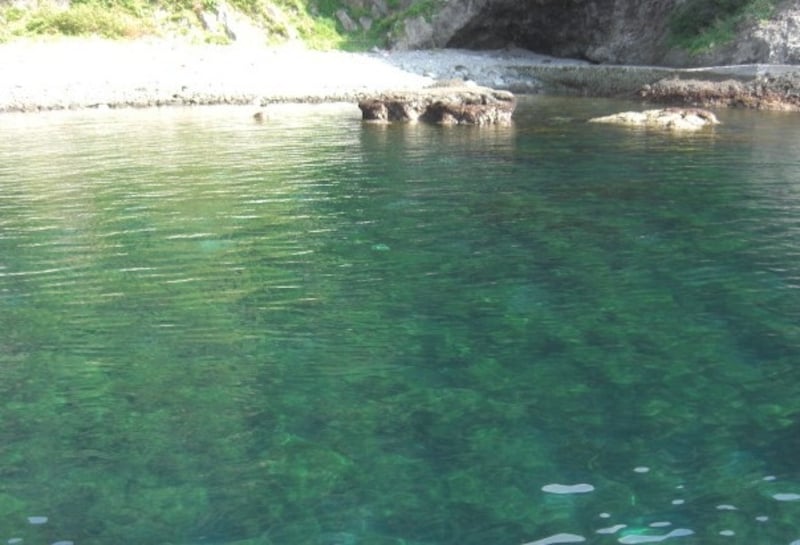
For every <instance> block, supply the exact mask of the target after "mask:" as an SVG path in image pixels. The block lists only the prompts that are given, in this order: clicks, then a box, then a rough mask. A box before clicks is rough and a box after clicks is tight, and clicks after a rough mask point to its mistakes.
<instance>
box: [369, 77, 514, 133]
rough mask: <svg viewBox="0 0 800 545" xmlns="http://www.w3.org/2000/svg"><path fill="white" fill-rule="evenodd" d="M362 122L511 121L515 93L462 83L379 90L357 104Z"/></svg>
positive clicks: (471, 122)
mask: <svg viewBox="0 0 800 545" xmlns="http://www.w3.org/2000/svg"><path fill="white" fill-rule="evenodd" d="M358 107H359V108H360V109H361V114H362V118H363V119H364V120H365V121H377V122H383V123H388V122H391V121H404V122H414V121H425V122H428V123H439V124H443V125H491V124H505V123H509V122H510V121H511V115H512V113H513V112H514V108H515V107H516V99H515V98H514V95H513V94H511V93H510V92H508V91H498V90H495V89H490V88H488V87H478V86H470V85H467V84H466V83H464V82H455V81H453V82H447V84H446V85H441V84H439V85H435V86H431V87H427V88H424V89H421V90H414V91H397V92H388V93H381V94H379V95H377V96H374V97H368V98H365V99H363V100H361V101H360V102H359V103H358Z"/></svg>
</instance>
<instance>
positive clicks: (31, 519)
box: [28, 516, 47, 524]
mask: <svg viewBox="0 0 800 545" xmlns="http://www.w3.org/2000/svg"><path fill="white" fill-rule="evenodd" d="M28 522H29V523H31V524H44V523H45V522H47V517H40V516H32V517H28Z"/></svg>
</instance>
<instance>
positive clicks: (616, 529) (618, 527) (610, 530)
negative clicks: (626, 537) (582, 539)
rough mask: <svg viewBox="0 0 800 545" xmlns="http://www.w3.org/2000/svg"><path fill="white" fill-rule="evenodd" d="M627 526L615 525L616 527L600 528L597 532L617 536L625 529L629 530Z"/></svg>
mask: <svg viewBox="0 0 800 545" xmlns="http://www.w3.org/2000/svg"><path fill="white" fill-rule="evenodd" d="M627 527H628V525H627V524H615V525H614V526H609V527H608V528H600V529H599V530H595V531H596V532H597V533H598V534H616V533H617V532H619V531H620V530H622V529H623V528H627Z"/></svg>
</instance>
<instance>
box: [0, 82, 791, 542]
mask: <svg viewBox="0 0 800 545" xmlns="http://www.w3.org/2000/svg"><path fill="white" fill-rule="evenodd" d="M640 107H641V106H640V105H638V104H630V103H615V102H611V101H597V100H594V101H592V100H586V99H553V98H530V99H525V100H523V102H522V104H521V106H520V108H519V110H518V113H517V116H516V119H517V120H516V122H515V124H514V125H513V126H512V127H505V128H497V127H490V128H470V127H450V128H446V127H428V126H378V125H362V124H361V122H360V120H359V119H358V112H357V109H355V108H354V107H341V106H320V107H285V106H284V107H277V106H276V107H273V108H274V109H273V112H272V113H271V116H270V119H269V120H268V121H267V122H266V123H263V124H258V123H254V122H253V121H252V119H251V118H250V113H251V112H249V111H247V109H241V108H206V109H198V110H195V109H172V110H163V111H160V110H149V111H110V112H109V111H107V112H79V113H75V112H72V113H69V112H66V113H50V114H42V115H4V116H2V117H0V400H1V401H0V421H1V422H2V427H0V474H1V475H0V476H1V477H2V478H0V539H15V538H23V539H24V543H26V544H45V543H55V542H59V541H62V542H63V541H74V543H76V544H80V545H84V544H86V545H107V544H111V543H136V544H138V545H150V544H181V545H184V544H186V545H188V544H193V545H196V544H202V543H211V544H217V543H238V544H240V545H245V544H247V545H261V544H264V545H303V544H308V545H406V544H426V545H456V544H458V545H471V544H474V545H487V544H492V545H503V544H506V545H522V544H524V543H530V542H538V543H551V542H558V541H559V540H560V541H562V542H578V540H579V539H585V540H586V542H588V543H595V544H606V543H608V544H611V543H642V542H659V541H667V540H669V541H670V542H672V541H673V540H674V542H676V543H683V544H686V545H691V544H701V543H702V544H703V545H706V544H717V543H719V544H724V543H731V544H733V543H742V544H744V543H748V544H750V543H769V544H780V545H789V544H790V543H795V544H796V543H797V540H800V522H798V521H800V464H799V463H798V461H797V460H798V457H797V452H798V451H800V391H799V388H800V386H799V384H800V383H799V382H798V378H799V377H800V369H799V368H798V365H799V364H798V362H799V361H800V359H799V356H800V242H798V241H800V215H799V214H798V210H800V185H798V180H800V159H798V157H800V125H798V123H797V117H796V116H795V115H793V114H766V113H754V112H740V111H726V112H720V117H721V119H722V121H723V125H721V126H719V127H717V128H715V129H714V130H713V131H710V132H707V133H703V134H699V135H689V136H684V137H677V136H675V135H670V134H665V133H660V132H646V131H631V130H627V129H620V128H615V127H608V126H603V125H589V124H586V123H585V120H586V119H588V118H589V117H591V116H593V115H601V114H606V113H611V112H613V111H617V110H619V109H628V108H640Z"/></svg>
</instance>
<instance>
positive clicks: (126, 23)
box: [24, 4, 154, 38]
mask: <svg viewBox="0 0 800 545" xmlns="http://www.w3.org/2000/svg"><path fill="white" fill-rule="evenodd" d="M24 30H25V32H26V33H30V34H64V35H67V36H83V35H96V36H102V37H104V38H136V37H139V36H143V35H146V34H151V33H152V32H153V31H154V28H153V27H152V26H151V25H148V24H147V21H146V20H144V19H141V18H138V17H135V16H133V15H132V14H130V13H129V12H127V11H125V10H123V9H120V8H105V7H99V6H97V5H89V4H73V5H72V6H70V7H69V8H68V9H66V10H54V9H42V10H39V11H37V12H35V13H33V14H31V16H30V17H29V18H28V19H27V21H25V24H24Z"/></svg>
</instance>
